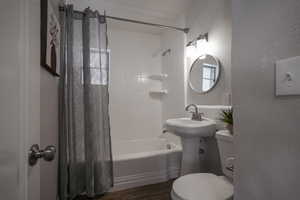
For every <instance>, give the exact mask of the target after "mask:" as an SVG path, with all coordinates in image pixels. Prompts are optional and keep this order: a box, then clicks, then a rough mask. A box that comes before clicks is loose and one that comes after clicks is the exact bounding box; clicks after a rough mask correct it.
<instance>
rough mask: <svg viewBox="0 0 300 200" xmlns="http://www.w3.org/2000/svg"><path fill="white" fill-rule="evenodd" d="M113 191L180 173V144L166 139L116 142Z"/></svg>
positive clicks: (151, 182) (174, 176)
mask: <svg viewBox="0 0 300 200" xmlns="http://www.w3.org/2000/svg"><path fill="white" fill-rule="evenodd" d="M112 150H113V163H114V185H115V186H114V188H113V191H116V190H122V189H127V188H132V187H137V186H142V185H148V184H153V183H158V182H163V181H167V180H169V179H173V178H176V177H178V176H179V172H180V163H181V153H182V149H181V147H180V146H178V145H175V144H174V143H170V142H167V140H166V139H147V140H129V141H120V142H115V143H113V146H112Z"/></svg>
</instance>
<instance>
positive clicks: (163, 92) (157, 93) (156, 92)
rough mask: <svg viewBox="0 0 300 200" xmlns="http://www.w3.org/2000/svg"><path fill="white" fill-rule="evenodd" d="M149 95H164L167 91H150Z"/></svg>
mask: <svg viewBox="0 0 300 200" xmlns="http://www.w3.org/2000/svg"><path fill="white" fill-rule="evenodd" d="M149 93H150V94H153V95H166V94H168V90H150V92H149Z"/></svg>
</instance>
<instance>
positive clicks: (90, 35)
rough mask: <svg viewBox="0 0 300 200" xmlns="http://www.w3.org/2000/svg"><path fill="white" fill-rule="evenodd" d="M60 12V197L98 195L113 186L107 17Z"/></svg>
mask: <svg viewBox="0 0 300 200" xmlns="http://www.w3.org/2000/svg"><path fill="white" fill-rule="evenodd" d="M60 16H61V21H62V27H61V28H62V30H61V33H62V34H61V38H62V40H61V44H62V48H61V78H60V107H59V110H60V116H59V121H60V128H59V148H60V153H59V156H60V158H59V196H60V200H66V199H73V198H74V197H76V196H78V195H82V194H83V195H87V196H88V197H94V196H97V195H101V194H103V193H105V192H107V191H108V190H109V189H110V188H111V187H112V185H113V174H112V155H111V139H110V126H109V108H108V104H109V94H108V78H109V76H108V74H109V52H108V51H107V24H106V18H105V16H103V15H99V13H98V12H93V11H91V10H90V9H88V8H87V9H86V10H85V11H84V12H78V11H74V10H73V6H72V5H68V6H65V8H64V11H63V12H61V13H60Z"/></svg>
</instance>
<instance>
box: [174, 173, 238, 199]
mask: <svg viewBox="0 0 300 200" xmlns="http://www.w3.org/2000/svg"><path fill="white" fill-rule="evenodd" d="M172 193H173V195H175V196H176V197H178V199H184V200H227V199H230V198H232V196H233V185H232V184H231V183H230V182H229V181H228V180H227V179H226V178H225V177H221V176H216V175H214V174H205V173H199V174H188V175H185V176H182V177H180V178H178V179H177V180H176V181H174V183H173V188H172Z"/></svg>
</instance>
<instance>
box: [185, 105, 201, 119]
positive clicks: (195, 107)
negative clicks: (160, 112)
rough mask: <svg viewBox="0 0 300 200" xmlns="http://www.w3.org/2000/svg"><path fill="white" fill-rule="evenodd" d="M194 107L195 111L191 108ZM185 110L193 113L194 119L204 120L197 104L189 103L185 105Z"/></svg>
mask: <svg viewBox="0 0 300 200" xmlns="http://www.w3.org/2000/svg"><path fill="white" fill-rule="evenodd" d="M191 107H194V111H191V110H190V108H191ZM185 110H186V111H188V112H190V113H192V120H196V121H201V120H202V114H203V113H199V110H198V107H197V106H196V105H195V104H189V105H188V106H186V107H185Z"/></svg>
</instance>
